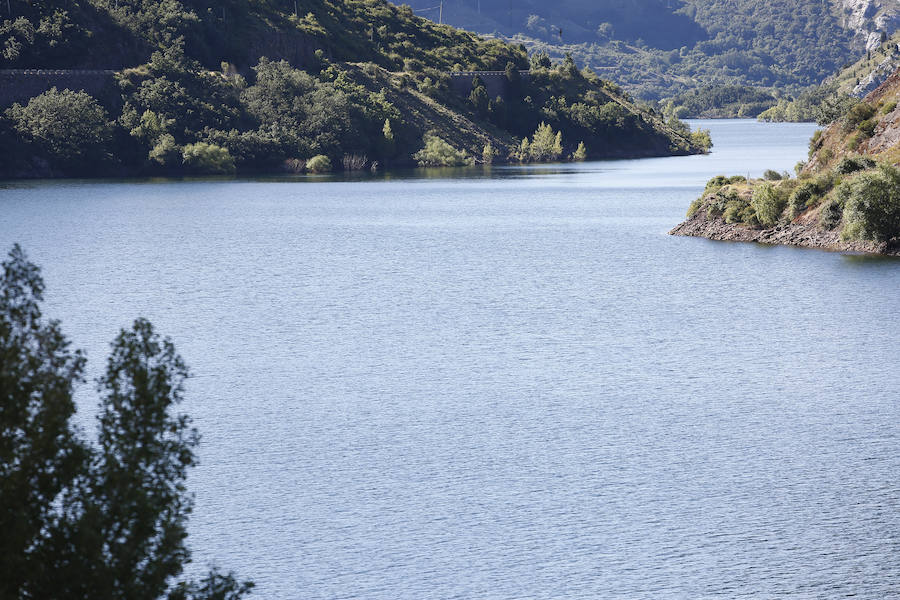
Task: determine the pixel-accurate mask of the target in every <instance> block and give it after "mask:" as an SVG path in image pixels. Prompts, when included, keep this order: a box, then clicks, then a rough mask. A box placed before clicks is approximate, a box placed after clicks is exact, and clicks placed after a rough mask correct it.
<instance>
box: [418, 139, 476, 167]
mask: <svg viewBox="0 0 900 600" xmlns="http://www.w3.org/2000/svg"><path fill="white" fill-rule="evenodd" d="M422 141H423V142H424V144H425V147H424V148H422V149H421V150H419V151H418V152H416V153H415V154H413V158H414V159H415V160H416V162H417V163H419V166H420V167H460V166H463V165H470V164H472V163H473V162H474V161H473V160H472V159H471V158H470V157H469V156H467V155H466V153H465V152H463V151H462V150H457V149H456V148H454V147H453V146H451V145H450V144H448V143H447V142H446V141H444V140H443V139H441V138H440V137H439V136H438V135H437V134H435V133H434V132H433V131H429V132H428V133H426V134H425V136H424V137H423V138H422Z"/></svg>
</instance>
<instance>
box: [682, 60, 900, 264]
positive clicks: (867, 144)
mask: <svg viewBox="0 0 900 600" xmlns="http://www.w3.org/2000/svg"><path fill="white" fill-rule="evenodd" d="M898 101H900V72H895V73H894V74H892V75H891V76H890V77H889V78H888V79H887V80H886V81H885V82H884V83H883V84H882V85H881V86H879V87H878V88H877V89H876V90H874V91H873V92H872V93H870V94H869V95H867V96H866V97H865V99H864V100H863V101H862V102H860V103H858V104H855V105H853V106H852V107H851V108H850V109H849V110H847V111H846V113H845V114H843V115H842V116H840V118H838V119H836V120H835V121H834V122H832V123H831V124H830V125H828V127H827V128H825V129H824V130H820V131H817V132H816V134H815V135H814V136H813V138H812V140H811V141H810V153H809V160H808V161H807V162H805V163H801V164H799V165H798V176H797V177H796V178H794V177H788V176H782V175H779V174H778V173H774V172H770V173H767V176H768V177H767V178H766V179H765V180H752V181H747V180H745V178H744V177H740V176H738V177H732V178H727V177H724V176H722V177H717V178H715V179H713V180H711V181H710V182H709V183H708V184H707V186H706V190H704V192H703V194H702V196H701V197H700V198H698V199H697V200H696V201H695V202H694V203H693V204H692V205H691V207H690V209H689V210H688V219H687V220H686V221H685V222H684V223H682V224H681V225H679V226H678V227H676V228H675V229H673V230H672V232H671V233H673V234H675V235H689V236H700V237H707V238H710V239H718V240H741V241H758V242H765V243H774V244H788V245H798V246H809V247H816V248H827V249H832V250H849V251H861V252H877V253H882V254H900V169H898V166H900V109H898Z"/></svg>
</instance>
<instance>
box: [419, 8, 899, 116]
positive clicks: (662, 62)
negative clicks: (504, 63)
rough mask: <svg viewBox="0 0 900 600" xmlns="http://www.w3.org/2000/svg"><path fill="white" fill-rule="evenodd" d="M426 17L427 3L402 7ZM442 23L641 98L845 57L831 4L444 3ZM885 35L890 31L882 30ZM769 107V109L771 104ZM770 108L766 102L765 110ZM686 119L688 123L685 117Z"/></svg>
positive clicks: (786, 74) (784, 76) (817, 66)
mask: <svg viewBox="0 0 900 600" xmlns="http://www.w3.org/2000/svg"><path fill="white" fill-rule="evenodd" d="M411 4H412V6H413V8H415V9H421V10H422V11H423V12H422V14H426V15H428V16H431V17H433V18H437V15H436V14H434V12H433V11H428V10H426V9H429V8H431V7H433V6H435V4H436V3H434V2H429V1H428V0H411ZM443 4H444V10H443V16H444V19H445V22H450V23H454V24H459V25H463V26H466V27H469V28H473V29H475V30H476V31H483V32H500V33H501V34H503V35H506V36H511V37H512V38H513V39H515V40H516V41H518V42H521V43H524V44H525V45H526V46H527V47H528V48H529V50H542V51H545V52H547V53H549V54H550V55H552V56H556V57H562V56H563V54H564V53H565V52H570V53H572V54H573V56H574V57H575V59H576V61H577V62H578V63H579V64H580V65H582V66H588V67H590V68H592V69H596V70H598V72H599V73H600V74H602V75H603V76H604V77H608V78H610V79H613V80H615V81H617V82H618V83H620V84H622V85H624V86H625V87H627V88H628V89H629V90H630V91H632V93H634V94H635V95H636V96H638V97H641V98H644V99H667V98H671V97H673V96H676V95H680V94H683V93H685V92H686V91H689V90H692V89H694V88H695V87H697V84H698V82H702V85H703V86H704V87H713V88H718V87H721V86H734V85H741V86H754V87H763V88H766V91H768V92H770V93H771V92H772V91H773V90H775V89H778V90H781V89H788V88H795V87H797V86H800V87H804V86H808V85H811V84H818V83H820V82H821V81H822V80H823V79H824V78H825V77H826V76H828V75H830V74H832V73H834V72H835V71H836V70H837V69H838V68H840V67H841V66H842V65H843V64H845V63H846V62H847V60H848V59H850V58H851V57H852V56H853V48H852V47H851V34H850V32H849V31H847V30H846V29H845V28H844V27H842V25H841V23H842V20H843V19H844V16H843V15H841V14H840V13H838V12H837V11H836V10H835V8H834V6H833V3H832V2H822V1H820V0H799V1H795V2H776V3H773V2H765V1H763V0H680V1H677V0H672V1H661V0H630V1H628V2H618V1H617V2H588V1H587V0H560V1H558V2H553V3H547V2H541V1H539V0H526V1H524V2H519V3H515V4H509V3H508V2H506V1H505V0H504V1H501V0H481V1H480V2H479V3H472V2H471V1H469V0H445V2H444V3H443ZM888 33H890V32H888ZM773 103H774V102H773ZM770 105H771V104H770ZM690 116H695V115H694V114H693V113H692V114H691V115H690Z"/></svg>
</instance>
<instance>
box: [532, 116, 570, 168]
mask: <svg viewBox="0 0 900 600" xmlns="http://www.w3.org/2000/svg"><path fill="white" fill-rule="evenodd" d="M529 152H530V154H531V158H532V160H536V161H542V160H555V159H557V158H559V157H560V155H561V154H562V132H561V131H559V132H554V131H553V128H552V127H551V126H550V125H547V124H546V123H543V122H542V123H541V124H540V125H538V128H537V129H536V130H535V131H534V136H533V137H532V138H531V145H530V146H529Z"/></svg>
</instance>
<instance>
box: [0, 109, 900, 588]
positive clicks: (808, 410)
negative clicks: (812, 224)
mask: <svg viewBox="0 0 900 600" xmlns="http://www.w3.org/2000/svg"><path fill="white" fill-rule="evenodd" d="M704 126H708V127H709V128H711V129H712V133H713V137H714V140H715V142H716V147H715V151H714V153H713V154H712V155H710V156H705V157H686V158H669V159H652V160H644V161H621V162H608V163H586V164H580V165H560V166H541V167H529V168H495V169H494V170H492V171H489V172H484V171H481V170H475V171H447V172H439V173H432V174H431V176H422V175H421V174H420V175H417V176H413V175H411V174H395V175H393V176H392V177H390V178H378V179H363V180H357V181H323V180H321V179H299V180H274V179H273V180H267V181H259V180H239V181H215V180H212V181H190V182H140V183H134V182H130V183H120V182H31V183H7V184H0V246H2V247H3V248H9V246H10V245H11V244H12V243H13V242H14V241H18V242H20V243H22V244H23V245H24V246H25V248H26V249H27V251H28V252H29V253H30V255H31V257H32V259H33V260H35V261H36V262H38V263H39V264H41V265H42V266H43V268H44V274H45V277H46V280H47V284H48V290H49V293H48V298H47V306H46V308H47V311H46V312H47V313H48V314H49V315H52V316H54V317H57V318H60V319H61V320H62V322H63V324H64V327H65V330H66V331H67V333H68V334H69V335H70V337H71V338H72V339H73V340H74V341H75V343H76V345H78V346H81V347H84V348H86V349H87V351H88V354H89V357H90V358H91V359H92V362H91V368H92V374H94V375H96V374H97V373H98V372H99V369H100V368H102V359H103V357H104V356H105V354H106V349H107V343H108V341H109V340H111V339H112V337H113V336H114V334H115V332H116V330H117V328H119V327H121V326H125V325H127V324H128V323H130V321H131V320H132V319H133V318H134V317H136V316H139V315H140V316H146V317H148V318H149V319H151V320H152V321H153V322H154V323H155V324H156V325H157V327H158V329H159V330H161V331H162V332H165V333H167V334H169V335H171V336H172V337H173V338H174V339H175V341H176V343H177V345H178V347H179V349H180V350H181V352H182V353H183V355H184V356H185V358H186V359H187V360H188V362H189V363H190V364H191V366H192V368H193V371H194V374H195V377H194V378H193V379H192V380H191V382H190V386H189V394H188V396H189V398H188V401H187V403H186V404H187V405H186V407H185V408H186V409H187V410H188V411H189V412H190V413H191V414H192V415H193V416H194V417H195V420H196V423H197V425H198V426H199V428H200V429H201V431H202V432H203V434H204V438H203V444H202V446H201V450H200V454H201V460H202V465H201V466H200V467H198V468H197V469H196V470H195V471H194V472H193V473H192V475H191V479H190V487H191V489H192V490H193V491H194V492H196V510H195V514H194V516H193V518H192V521H191V537H190V542H191V544H192V546H193V547H194V549H195V559H196V562H197V567H196V568H197V569H199V568H201V567H202V566H203V565H205V564H206V563H208V562H211V561H215V562H217V563H218V564H219V565H221V566H223V567H225V568H234V569H236V570H238V571H239V573H240V574H241V575H242V576H245V577H249V578H252V579H254V580H255V581H256V582H257V584H258V589H257V596H258V597H260V598H313V599H324V598H329V599H330V598H379V599H382V598H383V599H393V598H410V599H423V598H496V599H501V598H502V599H507V598H704V597H722V598H735V597H742V596H744V597H753V598H765V597H782V596H783V597H787V596H790V597H792V598H820V597H821V598H836V597H840V596H848V595H856V596H858V597H863V598H887V597H900V558H898V557H900V481H898V474H900V358H898V340H900V318H898V314H900V296H898V291H900V262H898V261H896V260H888V259H879V258H872V257H862V256H850V255H842V254H836V253H828V252H821V251H811V250H800V249H791V248H785V247H764V246H759V245H752V244H733V243H716V242H709V241H706V240H700V239H689V238H675V237H671V236H667V235H666V231H667V230H668V229H670V228H671V227H673V226H674V225H675V224H677V223H678V222H679V221H680V220H681V219H682V217H683V215H684V211H685V210H686V208H687V206H688V204H689V202H690V201H691V200H692V199H693V198H694V197H696V196H697V195H698V193H699V192H700V190H701V188H702V186H703V183H704V182H705V180H706V179H707V178H709V177H711V176H713V175H716V174H719V173H729V174H735V173H737V174H744V175H746V174H750V175H754V176H758V175H760V174H761V173H762V171H763V170H764V169H766V168H770V167H771V168H775V169H778V170H791V169H792V168H793V165H794V163H796V162H797V161H798V160H801V159H803V158H805V156H806V140H807V139H808V138H809V136H810V134H811V133H812V131H813V129H814V127H813V126H810V125H771V124H759V123H754V122H748V121H722V122H711V123H708V124H704ZM94 404H95V400H94V399H93V397H92V395H91V389H90V386H85V389H84V390H83V391H82V393H81V395H80V406H81V409H80V415H81V417H80V418H81V419H82V420H83V421H84V423H85V424H86V425H87V426H90V425H91V415H92V414H93V410H94Z"/></svg>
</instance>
